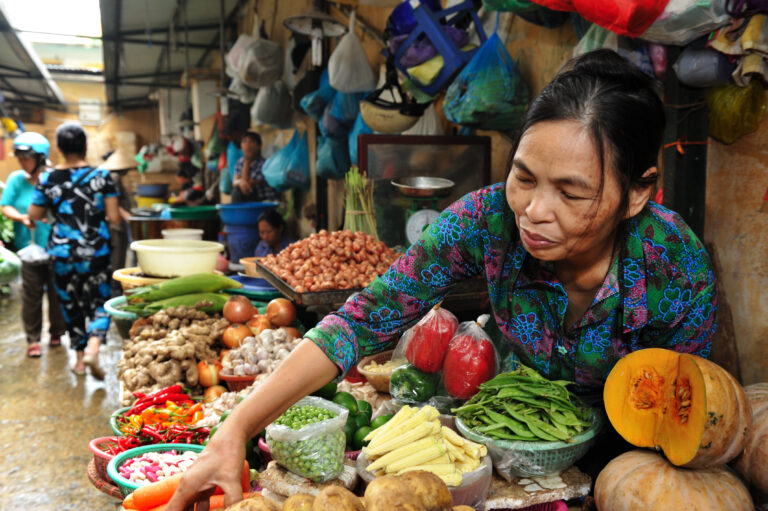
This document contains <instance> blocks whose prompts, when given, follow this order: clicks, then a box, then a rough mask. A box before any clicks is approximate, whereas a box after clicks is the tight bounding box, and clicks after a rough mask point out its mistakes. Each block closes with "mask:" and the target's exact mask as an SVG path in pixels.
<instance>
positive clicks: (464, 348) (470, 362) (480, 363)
mask: <svg viewBox="0 0 768 511" xmlns="http://www.w3.org/2000/svg"><path fill="white" fill-rule="evenodd" d="M495 372H496V352H495V351H494V349H493V344H491V341H489V340H487V339H475V338H474V337H472V336H471V335H458V336H456V337H454V338H453V339H452V340H451V342H450V344H449V345H448V352H447V353H446V354H445V361H444V362H443V381H444V383H445V390H446V391H448V393H449V394H450V395H451V396H453V397H455V398H457V399H469V398H470V397H472V396H474V395H475V394H476V393H477V387H478V386H479V385H480V384H481V383H484V382H486V381H488V380H490V379H491V378H493V375H494V373H495Z"/></svg>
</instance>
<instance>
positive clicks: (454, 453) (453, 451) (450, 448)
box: [443, 441, 472, 462]
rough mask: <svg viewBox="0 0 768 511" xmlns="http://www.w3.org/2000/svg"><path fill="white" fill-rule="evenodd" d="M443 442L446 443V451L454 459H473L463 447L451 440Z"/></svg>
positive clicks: (461, 460) (460, 460)
mask: <svg viewBox="0 0 768 511" xmlns="http://www.w3.org/2000/svg"><path fill="white" fill-rule="evenodd" d="M443 444H445V449H446V452H447V453H448V455H449V456H450V457H451V458H453V460H454V461H458V462H467V461H469V460H471V459H472V458H471V457H470V456H467V454H466V453H465V452H464V450H463V449H461V448H460V447H456V446H455V445H453V444H452V443H451V442H445V441H444V442H443Z"/></svg>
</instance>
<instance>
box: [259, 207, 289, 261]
mask: <svg viewBox="0 0 768 511" xmlns="http://www.w3.org/2000/svg"><path fill="white" fill-rule="evenodd" d="M257 225H258V227H259V238H261V241H259V244H258V245H256V249H255V250H254V252H253V255H254V256H255V257H266V256H268V255H270V254H271V255H277V254H279V253H280V252H281V251H282V250H283V249H284V248H285V247H287V246H288V245H290V244H291V243H292V242H293V240H292V239H291V238H290V237H289V236H288V235H287V234H286V233H285V220H283V217H282V216H281V215H280V213H278V212H277V211H276V210H274V209H270V210H267V211H265V212H264V213H262V214H261V215H259V218H258V220H257Z"/></svg>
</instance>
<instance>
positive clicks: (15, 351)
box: [0, 286, 122, 511]
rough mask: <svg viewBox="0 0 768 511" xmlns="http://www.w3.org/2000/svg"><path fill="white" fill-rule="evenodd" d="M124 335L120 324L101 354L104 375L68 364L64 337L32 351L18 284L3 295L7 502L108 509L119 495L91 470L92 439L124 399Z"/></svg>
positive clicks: (2, 450) (3, 490)
mask: <svg viewBox="0 0 768 511" xmlns="http://www.w3.org/2000/svg"><path fill="white" fill-rule="evenodd" d="M121 343H122V340H121V339H120V337H119V335H118V334H117V331H116V330H115V327H114V325H113V326H112V329H111V331H110V333H109V338H108V340H107V345H106V346H102V349H101V355H100V361H101V364H102V367H103V368H104V369H105V370H106V372H107V377H106V380H105V381H104V382H100V381H98V380H95V379H94V378H93V377H92V376H90V375H86V376H76V375H75V374H74V373H72V372H71V371H70V370H69V366H70V365H71V364H73V363H74V357H75V353H74V351H72V350H70V349H69V348H68V340H67V339H66V338H65V339H64V343H63V345H62V346H60V347H55V348H51V347H50V346H49V345H48V331H47V324H46V325H45V326H44V328H43V340H42V345H43V356H42V357H40V358H38V359H30V358H27V356H26V348H27V345H26V340H25V336H24V330H23V327H22V323H21V297H20V292H19V289H18V286H15V287H14V289H13V291H12V294H11V296H10V298H4V299H0V510H2V511H6V510H9V511H10V510H35V511H37V510H40V511H45V510H57V511H59V510H109V511H113V510H115V509H119V508H120V506H119V501H118V500H117V499H115V498H112V497H109V496H108V495H106V494H104V493H102V492H101V491H99V490H97V489H96V487H94V486H93V485H92V484H91V483H90V481H89V480H88V478H87V476H86V469H87V466H88V462H89V461H90V460H91V459H92V455H91V452H90V451H89V450H88V442H89V441H90V440H91V439H92V438H95V437H100V436H109V435H111V434H112V433H111V430H110V428H109V415H110V414H111V413H112V412H113V411H114V410H116V409H117V408H119V407H120V404H119V403H120V399H119V395H118V394H119V386H118V381H117V377H116V375H115V373H116V368H115V366H116V364H117V361H118V359H119V357H120V346H121Z"/></svg>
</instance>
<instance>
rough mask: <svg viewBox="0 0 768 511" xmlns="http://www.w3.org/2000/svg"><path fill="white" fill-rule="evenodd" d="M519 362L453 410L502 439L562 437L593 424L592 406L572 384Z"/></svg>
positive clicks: (568, 438)
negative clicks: (582, 398)
mask: <svg viewBox="0 0 768 511" xmlns="http://www.w3.org/2000/svg"><path fill="white" fill-rule="evenodd" d="M571 383H572V382H569V381H565V380H553V381H551V380H547V379H546V378H544V377H543V376H541V375H540V374H539V373H537V372H536V371H535V370H534V369H531V368H529V367H526V366H524V365H522V364H521V365H520V366H519V367H518V368H517V369H516V370H515V371H513V372H511V373H502V374H499V375H497V376H496V377H495V378H493V379H491V380H489V381H487V382H485V383H483V384H481V385H480V387H479V389H480V390H479V392H478V393H477V394H475V395H474V396H473V397H472V399H470V400H469V401H467V403H466V404H465V405H464V406H462V407H460V408H454V409H453V410H451V411H452V412H453V413H455V414H456V416H457V417H459V418H461V419H462V420H463V421H464V423H465V424H466V425H467V426H468V427H469V428H470V429H472V430H473V431H476V432H478V433H480V434H483V435H485V436H489V437H491V438H495V439H497V440H525V441H541V440H544V441H550V442H554V441H562V442H569V441H571V439H572V438H573V437H574V436H576V435H578V434H579V433H581V432H582V431H584V429H586V428H588V427H589V426H590V425H591V422H590V421H589V418H590V413H591V412H590V409H589V408H588V407H586V406H583V405H582V403H581V402H580V401H579V399H578V398H577V397H576V396H574V395H573V394H572V393H571V392H570V391H569V390H568V388H567V386H568V385H570V384H571Z"/></svg>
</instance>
